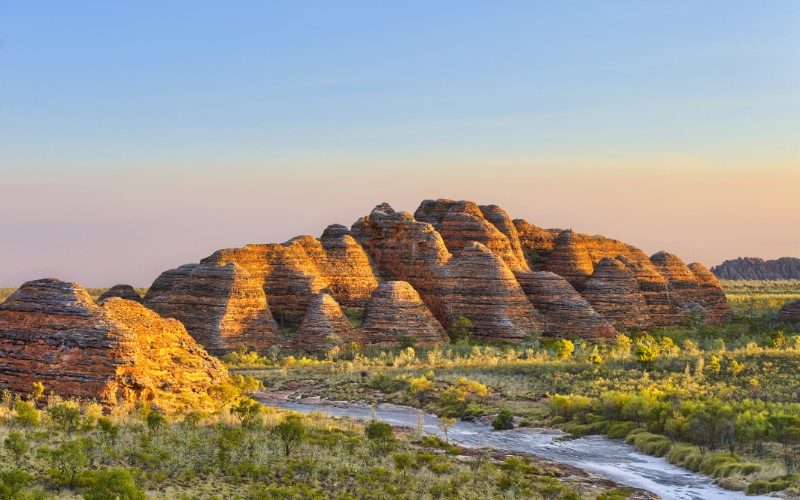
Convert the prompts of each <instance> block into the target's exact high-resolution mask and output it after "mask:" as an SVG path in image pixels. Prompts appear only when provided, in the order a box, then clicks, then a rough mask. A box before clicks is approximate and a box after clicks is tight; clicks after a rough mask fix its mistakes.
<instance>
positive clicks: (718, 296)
mask: <svg viewBox="0 0 800 500" xmlns="http://www.w3.org/2000/svg"><path fill="white" fill-rule="evenodd" d="M689 270H691V271H692V274H694V277H695V279H696V280H697V283H698V284H699V285H700V290H699V291H698V292H697V294H696V295H695V296H694V298H695V300H694V302H695V303H696V304H697V305H698V306H699V307H700V308H701V313H702V319H704V320H705V321H707V322H709V323H719V322H720V321H722V320H724V319H727V318H729V317H730V316H731V314H732V313H731V308H730V305H729V304H728V299H727V298H726V297H725V292H724V291H723V290H722V285H721V284H720V282H719V280H718V279H717V277H716V276H714V274H713V273H712V272H711V271H709V270H708V269H707V268H706V266H704V265H703V264H700V263H699V262H692V263H691V264H689Z"/></svg>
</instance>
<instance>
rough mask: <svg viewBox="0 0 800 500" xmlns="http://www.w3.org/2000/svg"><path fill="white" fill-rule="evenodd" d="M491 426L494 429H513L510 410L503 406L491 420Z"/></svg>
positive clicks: (512, 418)
mask: <svg viewBox="0 0 800 500" xmlns="http://www.w3.org/2000/svg"><path fill="white" fill-rule="evenodd" d="M492 427H493V428H494V430H496V431H501V430H506V429H513V428H514V414H513V413H511V411H509V410H507V409H506V408H503V409H502V410H500V413H498V414H497V416H496V417H494V420H492Z"/></svg>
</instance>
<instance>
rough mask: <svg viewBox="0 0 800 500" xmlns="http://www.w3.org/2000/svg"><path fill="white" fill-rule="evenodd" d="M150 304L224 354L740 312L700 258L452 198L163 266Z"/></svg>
mask: <svg viewBox="0 0 800 500" xmlns="http://www.w3.org/2000/svg"><path fill="white" fill-rule="evenodd" d="M392 282H403V283H404V284H403V285H400V284H393V285H387V284H388V283H392ZM412 292H413V293H412ZM143 303H144V304H145V305H146V306H147V307H149V308H151V309H153V310H155V311H156V312H158V313H159V314H161V315H162V316H165V317H172V318H176V319H178V320H180V321H181V322H183V323H184V325H185V326H186V329H187V330H188V331H189V333H190V334H191V335H192V336H193V337H194V338H195V339H196V340H197V341H198V342H200V343H201V344H202V345H204V346H206V348H208V349H210V350H212V351H214V352H218V351H219V352H224V351H229V350H233V349H240V348H252V349H256V350H264V349H266V348H268V347H270V346H273V345H274V346H280V347H294V348H300V349H307V350H319V349H324V348H326V347H327V346H328V345H329V342H328V341H327V340H326V339H328V338H330V337H338V338H340V339H342V340H344V341H347V342H351V341H355V342H362V343H367V344H369V343H378V344H384V345H390V344H393V343H394V342H397V339H398V338H399V337H400V336H402V335H404V333H402V332H407V333H408V334H411V335H414V336H415V337H416V340H417V341H418V342H421V343H437V342H442V341H444V340H445V336H444V335H442V331H445V332H446V331H448V330H449V329H450V327H451V325H452V324H453V323H454V322H456V321H458V320H459V319H460V318H461V317H465V318H467V319H469V320H470V322H471V323H472V325H473V330H474V332H473V333H474V335H475V336H476V337H478V338H482V339H486V340H490V341H508V342H518V341H522V340H524V339H526V338H527V337H529V336H530V335H531V334H534V333H541V334H544V335H550V336H573V337H583V338H591V339H604V338H605V339H608V338H612V337H613V336H614V335H616V333H617V329H626V328H650V327H654V326H667V325H674V324H678V323H682V322H685V321H688V320H689V319H690V318H693V319H697V318H700V319H705V320H707V321H711V322H717V321H720V320H721V319H723V318H724V317H726V316H727V315H728V314H729V310H728V305H727V301H726V300H725V296H724V294H723V293H722V290H721V288H720V286H719V282H718V281H717V280H716V278H715V277H714V276H713V275H712V274H711V273H710V272H708V270H706V269H705V268H704V267H703V266H701V265H699V264H690V265H686V264H685V263H683V262H682V261H681V260H680V259H679V258H678V257H676V256H674V255H672V254H669V253H666V252H659V253H657V254H655V255H653V256H652V257H649V256H647V255H646V254H645V253H644V252H642V251H641V250H639V249H638V248H635V247H633V246H631V245H628V244H626V243H623V242H620V241H617V240H613V239H610V238H606V237H603V236H591V235H586V234H581V233H577V232H574V231H572V230H560V229H542V228H539V227H537V226H534V225H533V224H530V223H529V222H527V221H525V220H523V219H511V218H510V217H509V215H508V214H507V213H506V212H505V211H504V210H503V209H502V208H500V207H498V206H496V205H478V204H476V203H473V202H470V201H454V200H445V199H442V200H426V201H424V202H422V204H421V205H420V206H419V208H418V209H417V210H416V212H415V213H414V214H413V215H412V214H411V213H409V212H398V211H395V210H394V209H393V208H392V207H391V206H389V205H388V204H386V203H383V204H380V205H378V206H376V207H375V208H374V209H373V210H372V211H371V212H370V213H369V215H366V216H364V217H361V218H360V219H358V220H357V221H356V222H355V223H354V224H353V225H352V226H351V227H350V228H347V227H346V226H343V225H339V224H334V225H331V226H329V227H328V228H326V229H325V231H324V232H323V233H322V235H321V237H320V238H315V237H313V236H307V235H306V236H298V237H296V238H294V239H292V240H289V241H287V242H285V243H281V244H253V245H246V246H244V247H241V248H230V249H223V250H218V251H216V252H214V253H213V254H212V255H210V256H209V257H207V258H205V259H202V260H201V261H200V262H199V263H196V264H187V265H183V266H180V267H178V268H175V269H172V270H169V271H166V272H164V273H163V274H162V275H161V276H159V277H158V278H157V279H156V280H155V282H154V283H153V285H152V286H151V287H150V289H149V290H148V292H147V294H146V295H145V297H144V299H143ZM343 308H344V310H346V311H347V312H348V315H350V316H351V317H353V318H356V317H358V316H361V317H363V320H364V324H363V327H358V326H354V324H353V322H350V321H348V320H347V318H346V316H345V315H344V311H343ZM355 323H356V324H357V322H355Z"/></svg>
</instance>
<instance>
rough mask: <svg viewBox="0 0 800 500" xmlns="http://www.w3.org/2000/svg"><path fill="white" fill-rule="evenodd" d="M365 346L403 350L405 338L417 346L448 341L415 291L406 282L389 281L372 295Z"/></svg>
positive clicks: (368, 310) (368, 307)
mask: <svg viewBox="0 0 800 500" xmlns="http://www.w3.org/2000/svg"><path fill="white" fill-rule="evenodd" d="M363 335H364V342H365V343H367V344H370V345H380V346H387V347H396V346H400V345H401V342H402V341H403V337H404V336H406V337H413V341H414V342H415V344H417V345H435V344H441V343H444V342H446V341H447V334H446V333H445V331H444V328H442V325H441V324H440V323H439V322H438V321H437V320H436V318H434V317H433V314H431V312H430V310H429V309H428V307H427V306H426V305H425V303H424V302H422V299H421V298H420V296H419V294H418V293H417V291H416V290H414V287H412V286H411V285H410V284H409V283H407V282H405V281H386V282H384V283H381V285H380V286H379V287H378V288H377V289H376V290H375V291H374V292H373V293H372V298H371V299H370V301H369V303H368V304H367V308H366V310H365V312H364V333H363Z"/></svg>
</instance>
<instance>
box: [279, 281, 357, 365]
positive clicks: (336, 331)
mask: <svg viewBox="0 0 800 500" xmlns="http://www.w3.org/2000/svg"><path fill="white" fill-rule="evenodd" d="M360 341H361V336H360V333H359V332H358V330H356V328H355V327H354V326H353V325H352V324H351V323H350V320H348V319H347V316H345V315H344V312H342V308H341V307H340V306H339V303H338V302H336V299H334V298H333V297H331V296H330V295H329V294H327V293H325V292H320V293H319V294H318V295H317V297H316V298H315V299H314V301H313V302H312V303H311V305H310V306H309V307H308V310H307V311H306V315H305V317H304V318H303V323H302V324H301V325H300V328H299V329H298V330H297V332H296V333H295V334H294V335H293V337H292V340H291V341H290V344H291V346H292V347H294V348H296V349H303V350H307V351H319V350H323V349H325V348H326V347H328V346H329V344H331V343H339V342H342V343H345V344H347V343H350V342H360Z"/></svg>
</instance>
